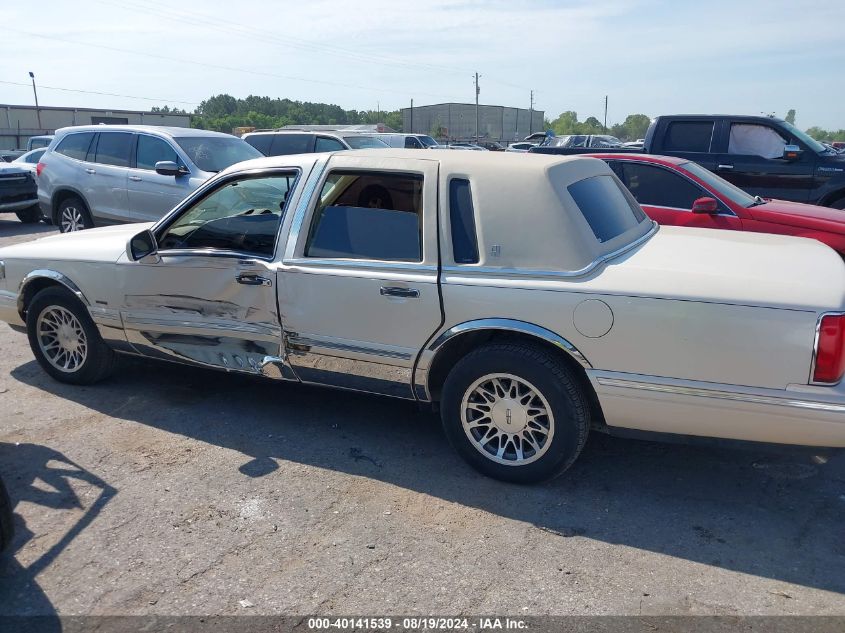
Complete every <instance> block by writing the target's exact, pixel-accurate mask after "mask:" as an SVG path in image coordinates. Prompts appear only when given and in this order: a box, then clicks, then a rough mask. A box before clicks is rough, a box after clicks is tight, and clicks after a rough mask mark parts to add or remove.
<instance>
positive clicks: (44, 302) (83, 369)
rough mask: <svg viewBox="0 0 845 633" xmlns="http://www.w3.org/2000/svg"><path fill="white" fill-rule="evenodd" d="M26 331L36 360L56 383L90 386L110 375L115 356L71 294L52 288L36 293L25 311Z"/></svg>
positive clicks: (79, 303)
mask: <svg viewBox="0 0 845 633" xmlns="http://www.w3.org/2000/svg"><path fill="white" fill-rule="evenodd" d="M26 328H27V335H28V337H29V346H30V347H31V348H32V352H33V354H35V359H36V360H37V361H38V363H39V364H40V365H41V367H42V368H43V369H44V371H46V372H47V373H48V374H50V375H51V376H52V377H53V378H55V379H56V380H58V381H60V382H67V383H71V384H76V385H90V384H93V383H95V382H99V381H100V380H102V379H104V378H106V377H107V376H108V375H109V374H110V373H111V372H112V369H113V367H114V362H115V353H114V352H113V351H112V350H111V348H109V347H108V346H107V345H106V344H105V343H104V342H103V339H102V337H101V336H100V333H99V332H98V331H97V327H96V326H95V325H94V322H93V321H92V320H91V317H90V316H89V315H88V311H87V310H86V309H85V306H84V305H82V302H80V301H79V299H77V298H76V297H75V296H74V295H73V294H72V293H71V292H70V291H68V290H65V289H64V288H56V287H53V288H45V289H44V290H42V291H41V292H39V293H38V294H36V295H35V297H34V298H33V300H32V302H31V303H30V304H29V307H28V308H27V313H26Z"/></svg>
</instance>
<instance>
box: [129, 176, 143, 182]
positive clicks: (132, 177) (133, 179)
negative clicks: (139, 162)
mask: <svg viewBox="0 0 845 633" xmlns="http://www.w3.org/2000/svg"><path fill="white" fill-rule="evenodd" d="M129 180H131V181H132V182H141V177H140V176H129Z"/></svg>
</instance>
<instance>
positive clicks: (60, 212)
mask: <svg viewBox="0 0 845 633" xmlns="http://www.w3.org/2000/svg"><path fill="white" fill-rule="evenodd" d="M53 224H56V225H58V227H59V231H61V232H62V233H71V232H73V231H81V230H82V229H92V228H94V221H93V220H92V219H91V213H90V212H89V211H88V207H87V206H86V204H85V203H84V202H83V201H82V200H81V199H80V198H77V197H76V196H70V197H68V198H65V199H64V200H62V201H61V202H60V203H59V208H58V209H56V216H55V217H54V218H53Z"/></svg>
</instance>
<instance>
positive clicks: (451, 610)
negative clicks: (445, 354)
mask: <svg viewBox="0 0 845 633" xmlns="http://www.w3.org/2000/svg"><path fill="white" fill-rule="evenodd" d="M6 217H9V216H4V218H6ZM52 230H53V229H52V228H50V227H46V226H43V225H39V226H36V227H31V226H24V225H21V224H19V223H18V222H16V221H13V220H8V221H7V220H0V245H6V244H10V243H13V242H19V241H25V240H29V239H33V238H34V237H37V236H38V235H40V234H45V233H46V232H49V231H52ZM0 350H2V354H0V472H2V475H3V477H4V479H5V480H6V483H7V486H8V488H9V492H10V495H11V497H12V501H13V504H14V505H15V512H16V524H17V536H16V540H15V543H14V547H13V548H12V552H11V553H10V554H7V555H6V556H5V558H4V559H3V562H2V563H0V605H2V611H3V612H4V613H6V614H21V615H28V614H51V613H60V614H62V615H71V614H85V615H87V614H238V613H250V614H283V613H284V614H314V613H319V614H327V613H332V614H364V615H367V614H369V615H372V614H378V613H382V614H384V613H388V614H414V613H417V614H447V615H448V614H479V613H495V614H511V615H517V616H518V615H542V614H618V615H627V614H650V615H666V614H679V615H685V614H724V615H734V614H772V615H779V614H832V615H845V456H843V455H837V456H834V457H833V458H832V459H830V460H829V461H828V462H827V463H816V462H814V461H813V460H812V459H810V457H809V456H806V455H803V456H797V455H794V454H785V455H784V454H776V455H773V454H766V453H763V452H759V451H754V452H749V451H737V450H730V449H726V448H703V447H691V446H677V445H669V444H658V443H652V442H645V441H636V440H622V439H614V438H609V437H605V436H601V435H598V434H593V435H592V436H591V438H590V440H589V442H588V445H587V447H586V449H585V451H584V453H583V454H582V456H581V458H580V459H579V461H578V462H577V463H576V465H575V466H574V467H573V468H572V470H570V471H569V472H568V473H567V474H566V475H564V476H563V477H561V478H560V479H558V480H556V481H554V482H551V483H548V484H545V485H540V486H533V487H519V486H514V485H507V484H503V483H499V482H495V481H491V480H489V479H485V478H483V477H481V476H479V475H477V474H475V473H474V472H473V471H471V470H470V469H469V468H468V467H467V466H465V465H464V464H463V462H462V461H461V460H460V459H459V458H458V457H457V456H456V455H455V454H453V453H452V451H451V450H450V449H449V448H448V446H447V444H446V440H445V438H444V436H443V434H442V433H441V431H440V428H439V426H438V419H437V417H436V416H434V415H432V414H431V413H427V412H422V411H419V410H418V409H417V408H416V407H415V406H413V405H411V404H408V403H404V402H399V401H392V400H389V399H385V398H376V397H367V396H363V395H355V394H349V393H343V392H336V391H329V390H320V389H315V388H307V387H301V386H295V385H287V384H278V383H270V382H263V381H260V380H257V379H249V378H245V377H237V376H227V375H225V374H218V373H213V372H208V371H204V370H194V369H189V368H184V367H180V366H176V365H167V364H154V363H152V362H143V361H136V360H127V361H125V362H123V363H122V365H121V369H120V371H119V372H118V373H117V374H116V375H115V376H114V378H112V379H111V380H109V381H108V382H106V383H103V384H101V385H98V386H95V387H86V388H80V387H71V386H67V385H62V384H60V383H57V382H55V381H53V380H51V379H50V378H48V377H47V376H46V374H44V373H43V372H42V371H41V370H40V369H39V367H38V366H37V365H36V363H35V362H34V360H33V358H32V354H31V352H30V350H29V347H28V345H27V341H26V337H25V336H24V335H22V334H18V333H16V332H14V331H12V330H11V329H10V328H9V327H8V326H7V325H5V324H0Z"/></svg>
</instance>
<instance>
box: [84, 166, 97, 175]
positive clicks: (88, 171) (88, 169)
mask: <svg viewBox="0 0 845 633" xmlns="http://www.w3.org/2000/svg"><path fill="white" fill-rule="evenodd" d="M85 173H86V174H96V173H97V170H96V169H91V168H90V167H88V168H86V169H85Z"/></svg>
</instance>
